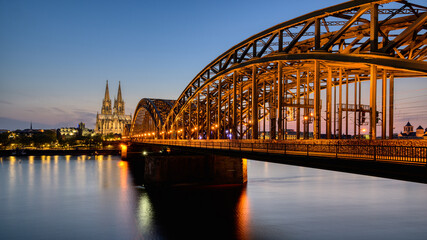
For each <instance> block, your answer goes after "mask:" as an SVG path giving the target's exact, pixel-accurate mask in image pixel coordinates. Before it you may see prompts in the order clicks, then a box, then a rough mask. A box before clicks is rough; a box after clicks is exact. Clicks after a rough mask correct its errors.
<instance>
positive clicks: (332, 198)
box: [0, 156, 427, 239]
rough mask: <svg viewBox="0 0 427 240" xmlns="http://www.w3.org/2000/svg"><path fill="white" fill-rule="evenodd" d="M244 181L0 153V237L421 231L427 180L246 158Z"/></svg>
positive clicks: (397, 234)
mask: <svg viewBox="0 0 427 240" xmlns="http://www.w3.org/2000/svg"><path fill="white" fill-rule="evenodd" d="M247 165H248V178H249V182H248V185H247V186H246V187H243V188H240V187H237V188H236V187H203V188H202V187H199V188H179V189H175V190H171V191H158V192H150V193H148V192H147V191H146V190H145V189H144V188H142V187H135V186H134V183H133V179H134V177H133V176H132V174H131V172H130V166H129V164H128V163H127V162H121V161H119V158H118V157H115V156H96V157H93V156H77V157H75V156H41V157H2V158H0V213H1V214H0V239H54V238H57V239H184V238H185V239H191V238H193V239H195V238H197V239H373V238H378V239H384V238H385V239H424V238H425V236H427V228H426V227H425V226H426V224H427V204H426V202H427V191H426V186H427V185H425V184H418V183H410V182H403V181H395V180H388V179H382V178H375V177H367V176H360V175H354V174H347V173H339V172H332V171H323V170H317V169H310V168H302V167H294V166H286V165H279V164H273V163H264V162H257V161H248V164H247Z"/></svg>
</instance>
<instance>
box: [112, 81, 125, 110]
mask: <svg viewBox="0 0 427 240" xmlns="http://www.w3.org/2000/svg"><path fill="white" fill-rule="evenodd" d="M114 112H115V113H116V114H117V115H124V114H125V101H123V99H122V89H121V87H120V81H119V90H118V91H117V99H114Z"/></svg>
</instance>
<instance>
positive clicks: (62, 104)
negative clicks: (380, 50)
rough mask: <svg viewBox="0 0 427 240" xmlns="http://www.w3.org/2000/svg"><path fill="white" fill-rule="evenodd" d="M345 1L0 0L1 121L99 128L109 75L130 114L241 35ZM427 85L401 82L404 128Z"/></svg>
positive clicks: (417, 117)
mask: <svg viewBox="0 0 427 240" xmlns="http://www.w3.org/2000/svg"><path fill="white" fill-rule="evenodd" d="M341 2H343V1H339V0H324V1H318V0H299V1H284V0H280V1H279V0H270V1H268V2H265V1H264V2H263V1H255V0H245V1H242V0H217V1H204V0H198V1H185V0H183V1H171V0H170V1H162V0H156V1H148V0H146V1H140V0H121V1H111V0H110V1H109V0H102V1H101V0H91V1H87V0H85V1H83V0H64V1H55V0H52V1H50V0H38V1H31V0H30V1H22V0H14V1H10V0H0V129H10V130H14V129H24V128H29V125H30V122H32V123H33V128H58V127H76V126H77V124H78V123H79V122H81V121H82V122H84V123H86V126H87V127H89V128H94V125H95V119H96V113H97V112H100V111H101V105H102V99H103V97H104V92H105V82H106V80H108V81H109V87H110V97H111V98H114V97H115V96H116V95H117V87H118V83H119V81H121V88H122V95H123V98H124V100H125V104H126V105H125V111H126V114H133V112H134V110H135V107H136V105H137V103H138V101H139V100H140V99H141V98H165V99H176V98H177V97H178V96H179V95H180V94H181V92H182V91H183V90H184V88H185V87H186V86H187V84H188V83H189V82H190V81H191V80H192V79H193V77H194V76H195V75H196V74H197V73H198V72H199V71H200V70H201V69H203V68H204V67H205V66H206V65H207V64H208V63H210V62H211V61H212V60H213V59H215V58H216V57H217V56H218V55H220V54H222V53H223V52H225V51H226V50H228V49H229V48H230V47H232V46H234V45H235V44H237V43H239V42H241V41H243V40H244V39H246V38H248V37H250V36H252V35H254V34H256V33H258V32H260V31H262V30H265V29H267V28H269V27H272V26H273V25H276V24H278V23H281V22H284V21H286V20H290V19H292V18H295V17H298V16H300V15H303V14H305V13H309V12H312V11H315V10H318V9H321V8H325V7H328V6H331V5H335V4H338V3H341ZM412 2H414V3H418V4H423V1H418V0H417V1H412ZM424 5H425V4H424ZM426 90H427V79H425V78H424V79H405V80H397V81H396V101H397V103H398V104H399V103H401V104H400V106H399V107H397V108H398V109H396V114H397V115H396V117H397V118H398V119H396V124H395V125H396V127H397V128H398V129H400V128H401V127H400V126H402V128H403V124H404V123H406V121H411V123H413V125H414V126H415V125H417V126H418V125H422V126H423V127H424V128H426V127H427V118H426V116H427V110H425V104H424V103H425V102H426V101H427V96H426V95H427V94H425V93H426ZM399 98H401V99H400V100H399ZM367 101H369V100H367ZM402 104H403V105H402ZM405 104H406V105H405ZM402 106H410V107H411V108H409V109H410V110H413V111H408V108H407V109H406V110H405V108H403V107H402ZM415 106H417V107H419V109H418V108H416V107H415ZM399 108H402V109H399ZM403 122H404V123H403ZM417 126H415V127H417Z"/></svg>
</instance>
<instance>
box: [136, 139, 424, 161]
mask: <svg viewBox="0 0 427 240" xmlns="http://www.w3.org/2000/svg"><path fill="white" fill-rule="evenodd" d="M142 142H144V143H150V144H159V145H165V146H182V147H191V148H204V149H218V150H229V151H240V152H253V153H266V154H282V155H300V156H301V155H306V156H319V157H335V158H352V159H360V160H373V161H393V162H399V163H416V164H427V147H425V146H385V145H363V144H341V143H340V142H336V143H335V144H323V143H320V144H312V143H295V142H292V143H286V142H255V141H233V140H230V141H226V140H225V141H218V140H213V141H206V140H150V139H144V140H143V141H142Z"/></svg>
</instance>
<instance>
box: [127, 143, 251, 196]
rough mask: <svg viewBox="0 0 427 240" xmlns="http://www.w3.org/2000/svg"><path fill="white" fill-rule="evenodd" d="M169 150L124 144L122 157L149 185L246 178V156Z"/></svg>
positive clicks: (218, 182)
mask: <svg viewBox="0 0 427 240" xmlns="http://www.w3.org/2000/svg"><path fill="white" fill-rule="evenodd" d="M150 147H151V146H150ZM137 149H138V150H137ZM127 150H131V152H128V151H127ZM152 150H155V152H154V151H152ZM169 150H170V149H169ZM169 150H168V151H163V152H162V153H160V152H159V151H160V150H159V149H152V148H151V149H149V148H148V146H145V145H137V146H134V145H131V146H128V147H127V148H122V159H123V160H126V161H129V162H130V163H131V164H130V165H129V166H130V167H134V169H131V171H132V173H133V174H134V175H136V176H134V177H136V178H137V179H139V180H138V183H139V184H144V185H145V186H146V187H148V188H159V187H173V186H183V185H223V184H245V183H246V182H247V160H246V159H242V158H240V157H230V156H221V155H215V154H210V153H209V154H200V153H190V152H181V151H170V152H169ZM148 151H150V152H148Z"/></svg>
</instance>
